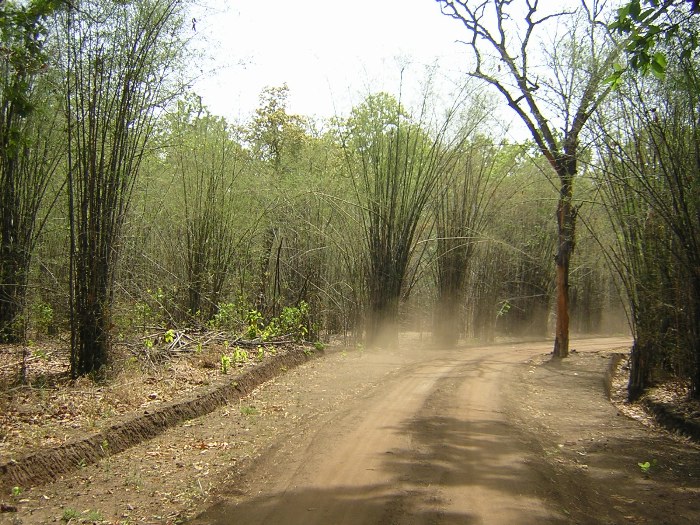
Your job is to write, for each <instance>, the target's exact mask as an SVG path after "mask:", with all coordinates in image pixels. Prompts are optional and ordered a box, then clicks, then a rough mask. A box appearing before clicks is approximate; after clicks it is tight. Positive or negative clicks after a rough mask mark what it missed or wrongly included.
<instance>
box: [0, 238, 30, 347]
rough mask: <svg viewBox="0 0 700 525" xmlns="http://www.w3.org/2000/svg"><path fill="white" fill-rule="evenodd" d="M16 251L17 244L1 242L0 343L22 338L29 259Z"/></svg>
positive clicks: (13, 341) (16, 340) (17, 341)
mask: <svg viewBox="0 0 700 525" xmlns="http://www.w3.org/2000/svg"><path fill="white" fill-rule="evenodd" d="M3 237H4V236H3ZM16 252H17V246H12V245H10V244H9V243H8V245H5V243H4V242H3V246H2V250H1V251H0V263H1V265H2V267H1V268H0V343H19V342H21V341H22V340H23V339H24V332H25V326H24V324H25V323H24V321H23V319H22V315H23V313H24V303H25V297H26V293H27V269H28V266H29V261H27V260H26V258H25V257H23V255H22V254H21V253H19V254H18V253H16Z"/></svg>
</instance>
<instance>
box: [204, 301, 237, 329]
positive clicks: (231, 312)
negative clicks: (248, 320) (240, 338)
mask: <svg viewBox="0 0 700 525" xmlns="http://www.w3.org/2000/svg"><path fill="white" fill-rule="evenodd" d="M216 310H217V311H216V314H215V315H214V317H213V318H212V319H211V320H210V321H209V326H211V327H213V328H219V329H229V330H231V329H234V328H235V327H236V326H237V325H238V323H239V322H240V318H241V316H240V307H239V306H238V305H237V304H236V303H219V304H218V305H217V309H216Z"/></svg>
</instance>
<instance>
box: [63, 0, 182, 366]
mask: <svg viewBox="0 0 700 525" xmlns="http://www.w3.org/2000/svg"><path fill="white" fill-rule="evenodd" d="M185 4H186V1H185V0H130V1H126V2H102V1H98V0H82V1H81V2H79V3H77V4H76V5H75V6H74V7H71V8H70V9H69V10H68V11H66V12H65V13H64V14H63V16H62V17H60V28H61V30H62V35H61V38H62V41H61V49H62V50H63V52H64V56H62V57H61V60H62V65H63V67H64V68H65V70H64V78H65V86H64V90H65V94H66V99H65V104H66V114H67V119H68V141H69V143H68V151H69V154H68V177H69V189H70V192H69V208H70V209H69V212H70V219H71V249H70V266H71V268H70V274H71V276H70V280H71V312H72V316H71V373H72V375H73V376H74V377H75V376H79V375H84V374H88V373H91V372H98V371H100V369H101V368H102V367H103V366H105V365H106V364H107V363H108V358H109V349H110V330H111V327H112V319H111V308H112V301H113V291H114V287H113V285H114V279H115V273H116V269H117V260H118V255H119V243H120V234H121V230H122V226H123V225H124V221H125V218H126V214H127V211H128V208H129V203H130V200H131V196H132V192H133V191H132V190H133V187H134V182H135V180H136V176H137V174H138V172H139V166H140V163H141V160H142V158H143V154H144V150H145V148H146V145H147V143H148V140H149V139H150V137H151V136H152V134H153V126H154V122H155V119H156V116H157V112H158V110H159V108H162V107H164V105H165V104H166V103H167V102H168V101H169V98H170V97H171V93H172V92H171V90H170V88H171V87H172V86H171V83H170V75H171V73H172V72H173V71H174V69H175V67H176V66H177V65H178V60H179V57H180V53H181V52H182V50H183V48H184V45H183V40H182V35H183V33H182V31H181V26H182V22H183V19H184V17H183V10H184V7H185Z"/></svg>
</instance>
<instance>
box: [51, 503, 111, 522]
mask: <svg viewBox="0 0 700 525" xmlns="http://www.w3.org/2000/svg"><path fill="white" fill-rule="evenodd" d="M61 521H64V522H66V523H70V522H73V521H77V522H79V523H98V522H101V521H104V516H103V515H102V513H101V512H99V511H97V510H86V511H85V512H79V511H77V510H75V509H74V508H71V507H66V508H65V509H63V514H62V515H61Z"/></svg>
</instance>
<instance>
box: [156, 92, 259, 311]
mask: <svg viewBox="0 0 700 525" xmlns="http://www.w3.org/2000/svg"><path fill="white" fill-rule="evenodd" d="M168 134H169V135H168V140H169V141H170V142H171V145H170V147H169V148H168V150H167V166H166V169H167V168H169V169H167V171H168V172H171V173H175V174H176V177H177V179H178V181H179V185H180V189H181V191H180V192H179V196H180V198H179V199H177V200H176V201H175V202H171V203H170V204H169V205H170V207H171V208H172V209H173V214H174V215H175V216H176V217H177V222H178V223H177V224H173V225H172V228H173V231H175V232H178V233H177V234H176V239H173V243H174V244H176V245H177V246H178V252H179V253H180V254H182V255H183V256H184V260H182V261H181V264H179V265H178V266H181V267H183V268H184V269H185V273H186V274H185V278H184V283H185V288H186V290H187V292H186V302H185V305H184V308H183V310H184V311H185V312H188V314H189V315H190V316H200V317H202V318H203V319H205V320H208V319H210V318H212V317H213V316H214V315H215V314H216V312H217V308H218V306H217V305H218V304H219V303H220V301H221V300H222V294H223V292H224V289H225V285H226V281H227V279H228V278H229V276H230V274H231V273H232V266H233V264H234V262H235V258H236V255H237V249H238V247H239V246H240V244H241V242H242V241H243V239H244V238H245V237H246V235H249V233H250V232H245V231H243V228H245V223H246V222H247V221H245V220H244V218H243V213H242V210H241V192H240V191H239V188H238V184H239V182H240V181H239V179H240V177H241V174H242V173H243V172H244V170H245V168H246V164H247V155H246V154H245V152H244V151H243V149H242V147H241V146H240V144H239V143H238V141H237V140H236V138H235V131H234V130H233V129H232V127H231V126H229V125H228V124H227V123H226V122H225V121H224V119H222V118H220V117H215V116H213V115H211V114H210V113H209V112H208V111H207V110H206V108H203V107H202V106H201V102H200V101H199V99H197V98H196V97H194V96H191V97H189V98H188V99H186V100H184V101H180V102H179V103H178V111H177V112H176V113H175V114H174V115H173V116H172V117H171V118H170V119H169V125H168ZM176 210H181V213H179V212H178V211H176ZM239 224H241V228H240V231H239V226H238V225H239ZM174 271H176V272H177V271H178V270H177V269H174Z"/></svg>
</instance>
